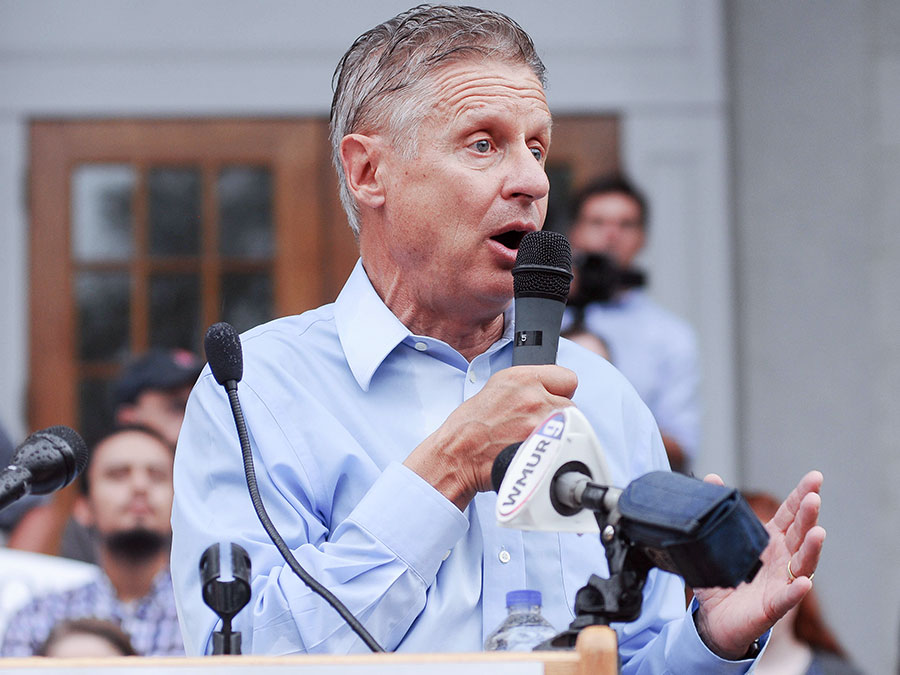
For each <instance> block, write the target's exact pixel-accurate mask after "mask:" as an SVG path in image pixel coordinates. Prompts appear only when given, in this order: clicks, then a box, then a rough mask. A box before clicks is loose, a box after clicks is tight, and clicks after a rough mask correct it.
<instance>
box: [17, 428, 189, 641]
mask: <svg viewBox="0 0 900 675" xmlns="http://www.w3.org/2000/svg"><path fill="white" fill-rule="evenodd" d="M173 458H174V448H173V447H172V445H171V444H170V443H169V442H168V441H167V440H166V439H164V438H163V437H162V436H161V435H159V434H158V433H157V432H155V431H153V430H151V429H149V428H146V427H137V426H134V427H123V428H121V429H119V430H117V431H114V432H113V433H111V434H110V435H108V436H106V437H105V438H103V439H102V440H101V441H100V442H99V443H97V445H96V446H95V447H94V449H93V451H92V453H91V458H90V461H89V464H88V466H87V468H86V470H85V472H84V473H83V474H82V488H83V494H82V495H81V496H80V497H79V498H78V499H77V501H76V502H75V511H74V516H75V518H76V519H77V520H78V521H79V522H80V523H81V524H82V525H84V526H85V527H88V528H90V529H92V530H94V531H95V532H96V535H97V540H98V548H99V551H98V559H99V563H100V567H101V569H102V574H100V575H99V576H98V578H97V579H96V580H94V581H92V582H90V583H88V584H86V585H84V586H79V587H77V588H74V589H71V590H67V591H63V592H59V593H50V594H47V595H44V596H41V597H38V598H35V599H34V600H32V601H31V602H30V603H29V604H28V605H26V606H25V607H23V608H22V609H21V610H19V611H18V612H17V613H16V614H15V615H14V616H13V617H12V619H11V620H10V622H9V627H8V628H7V631H6V635H5V636H4V638H3V643H2V647H0V654H2V655H3V656H31V655H33V654H35V653H36V652H37V651H38V649H39V648H40V647H41V645H42V644H43V643H44V642H45V641H46V640H47V637H48V636H49V635H50V632H51V630H52V629H53V627H54V626H55V625H57V623H59V622H60V621H63V620H67V619H79V618H88V617H93V618H100V619H107V620H111V621H114V622H117V623H119V624H121V625H122V628H123V629H124V630H125V632H126V633H128V635H129V637H130V638H131V641H132V643H133V644H134V647H135V649H136V650H137V651H138V652H139V653H140V654H142V655H146V656H151V655H157V656H159V655H177V654H183V653H184V648H183V645H182V641H181V633H180V630H179V628H178V620H177V617H176V613H175V598H174V595H173V592H172V580H171V577H170V576H169V569H168V560H169V549H170V543H171V534H172V530H171V526H170V524H169V518H170V516H171V512H172V463H173Z"/></svg>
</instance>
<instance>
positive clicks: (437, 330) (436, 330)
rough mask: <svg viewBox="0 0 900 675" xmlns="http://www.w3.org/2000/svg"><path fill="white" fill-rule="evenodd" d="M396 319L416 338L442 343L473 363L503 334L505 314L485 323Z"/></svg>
mask: <svg viewBox="0 0 900 675" xmlns="http://www.w3.org/2000/svg"><path fill="white" fill-rule="evenodd" d="M395 314H396V316H397V318H398V319H400V321H401V322H402V323H403V325H404V326H406V327H407V328H409V330H410V331H411V332H412V333H413V334H415V335H427V336H428V337H433V338H435V339H437V340H442V341H443V342H446V343H447V344H448V345H450V346H451V347H453V348H454V349H455V350H456V351H458V352H459V353H460V354H462V356H463V357H464V358H465V359H466V361H472V359H474V358H475V357H476V356H478V355H479V354H483V353H484V352H486V351H487V350H488V348H489V347H490V346H491V345H492V344H494V343H495V342H496V341H497V340H499V339H500V337H501V336H502V335H503V314H500V315H498V316H496V317H494V318H493V319H487V320H485V321H483V322H473V321H471V320H469V321H453V320H452V319H450V318H448V317H423V316H421V315H412V314H409V315H407V316H403V315H401V314H397V313H396V312H395Z"/></svg>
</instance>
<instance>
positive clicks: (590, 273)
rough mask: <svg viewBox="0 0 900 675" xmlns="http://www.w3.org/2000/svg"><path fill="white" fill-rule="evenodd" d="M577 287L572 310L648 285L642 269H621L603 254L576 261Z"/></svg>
mask: <svg viewBox="0 0 900 675" xmlns="http://www.w3.org/2000/svg"><path fill="white" fill-rule="evenodd" d="M575 264H576V267H575V283H576V288H575V290H574V292H573V293H572V295H570V296H569V301H568V304H569V305H570V306H572V307H584V306H585V305H588V304H590V303H592V302H609V301H610V300H612V299H613V298H614V297H615V296H616V294H617V293H619V292H621V291H624V290H626V289H629V288H639V287H641V286H643V285H644V284H645V283H646V282H647V275H646V274H645V273H644V272H642V271H641V270H638V269H634V268H628V267H620V266H619V265H618V264H617V263H616V262H615V260H613V259H612V258H610V257H609V256H608V255H605V254H603V253H589V254H586V255H582V256H580V257H579V258H577V259H576V261H575Z"/></svg>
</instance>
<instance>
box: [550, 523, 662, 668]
mask: <svg viewBox="0 0 900 675" xmlns="http://www.w3.org/2000/svg"><path fill="white" fill-rule="evenodd" d="M594 515H595V517H596V518H597V524H598V525H599V526H600V532H601V534H600V541H601V542H602V543H603V548H604V550H605V552H606V562H607V567H608V568H609V578H608V579H603V578H602V577H599V576H597V575H596V574H592V575H591V576H590V579H588V582H587V584H585V585H584V586H582V587H581V588H580V589H579V590H578V592H577V593H576V594H575V619H574V620H573V621H572V623H570V624H569V627H568V628H567V629H566V630H564V631H563V632H561V633H559V634H557V635H555V636H554V637H552V638H550V639H549V640H546V641H545V642H543V643H541V644H540V645H538V646H537V647H535V650H536V651H537V650H568V649H574V648H575V641H576V640H577V638H578V634H579V633H580V632H581V631H582V629H584V628H587V627H588V626H608V625H609V624H610V623H611V622H613V621H620V622H627V621H634V620H635V619H637V618H638V617H639V616H640V614H641V607H642V605H643V601H644V596H643V589H644V584H645V583H646V581H647V575H648V574H649V573H650V569H651V568H652V565H651V563H650V561H649V560H648V559H647V557H646V556H645V555H644V554H642V553H641V552H640V551H638V550H637V549H635V548H634V547H633V546H631V545H630V544H629V543H628V542H626V541H625V539H624V538H623V537H622V536H621V535H620V534H619V532H618V530H617V529H616V528H614V527H613V526H612V525H609V524H607V523H606V520H605V517H604V516H603V515H602V514H600V513H596V512H595V514H594Z"/></svg>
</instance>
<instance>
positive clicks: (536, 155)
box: [531, 148, 544, 162]
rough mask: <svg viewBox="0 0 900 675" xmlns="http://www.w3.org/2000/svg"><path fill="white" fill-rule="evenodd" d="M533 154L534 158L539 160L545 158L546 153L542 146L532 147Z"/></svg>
mask: <svg viewBox="0 0 900 675" xmlns="http://www.w3.org/2000/svg"><path fill="white" fill-rule="evenodd" d="M531 154H532V155H534V158H535V159H536V160H537V161H539V162H540V161H541V160H542V159H544V153H543V151H541V149H540V148H531Z"/></svg>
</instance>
